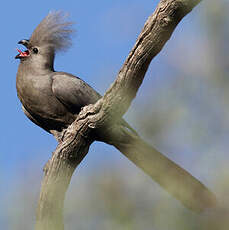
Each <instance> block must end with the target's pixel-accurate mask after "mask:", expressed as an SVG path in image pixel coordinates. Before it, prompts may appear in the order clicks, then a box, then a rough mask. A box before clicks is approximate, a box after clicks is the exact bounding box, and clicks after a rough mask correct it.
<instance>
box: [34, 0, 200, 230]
mask: <svg viewBox="0 0 229 230" xmlns="http://www.w3.org/2000/svg"><path fill="white" fill-rule="evenodd" d="M199 2H200V0H161V1H160V3H159V4H158V7H157V8H156V10H155V12H154V13H153V14H152V15H151V16H150V17H149V18H148V20H147V22H146V23H145V25H144V28H143V30H142V32H141V34H140V35H139V38H138V39H137V41H136V44H135V45H134V47H133V49H132V50H131V52H130V54H129V56H128V58H127V59H126V61H125V63H124V65H123V67H122V68H121V70H120V72H119V74H118V76H117V79H116V80H115V82H114V83H113V84H112V85H111V87H110V88H109V89H108V90H107V92H106V94H105V95H104V97H103V98H101V99H100V100H99V101H98V102H97V103H96V104H95V105H89V106H86V107H84V108H83V110H82V111H81V112H80V114H79V115H78V118H77V119H76V120H75V121H74V122H73V123H72V125H71V126H70V127H69V128H68V129H67V130H66V133H65V135H64V138H63V141H62V142H60V143H59V144H58V146H57V148H56V150H55V152H54V153H53V156H52V158H51V160H50V161H49V164H48V167H47V168H46V169H47V170H46V171H45V175H44V178H43V182H42V187H41V193H40V200H39V204H38V209H37V222H36V230H54V229H55V230H63V229H64V225H63V206H64V197H65V192H66V190H67V188H68V185H69V183H70V180H71V176H72V174H73V172H74V170H75V168H76V167H77V165H78V164H79V163H80V162H81V161H82V159H83V158H84V157H85V155H86V154H87V152H88V150H89V147H90V145H91V144H92V142H93V141H95V140H102V141H104V142H106V143H109V144H113V145H114V146H116V147H117V148H118V149H119V150H120V151H121V152H125V151H127V153H126V154H125V155H126V156H127V157H128V158H129V159H131V160H132V161H133V162H134V161H135V159H133V158H134V157H132V156H131V151H133V147H131V148H129V149H128V148H127V146H128V144H129V145H130V143H129V142H128V140H129V139H128V138H130V136H131V134H130V135H129V136H128V135H127V136H126V137H124V142H125V141H126V143H125V145H122V146H121V145H120V144H119V143H117V140H118V138H117V139H116V140H115V141H113V138H115V136H116V135H117V133H119V132H120V130H119V128H120V126H118V125H117V124H118V120H120V118H121V117H122V116H123V114H124V113H125V112H126V111H127V110H128V108H129V106H130V104H131V102H132V100H133V99H134V97H135V96H136V93H137V90H138V88H139V87H140V85H141V83H142V81H143V79H144V76H145V73H146V71H147V69H148V66H149V64H150V62H151V60H152V59H153V57H155V56H156V55H157V54H158V53H159V52H160V50H161V49H162V48H163V46H164V44H165V43H166V41H167V40H168V39H169V38H170V36H171V35H172V32H173V31H174V29H175V27H176V26H177V24H178V23H179V22H180V20H181V19H182V18H183V17H184V16H185V15H186V14H188V13H189V12H190V11H191V10H192V9H193V7H194V6H196V5H197V4H198V3H199ZM116 121H117V122H116ZM114 124H115V125H114ZM107 127H109V129H108V128H107ZM115 130H116V131H117V130H119V131H117V132H116V131H115ZM123 133H128V132H123ZM135 137H136V136H135ZM133 138H134V137H133ZM138 141H139V140H138ZM131 143H132V142H131ZM141 143H143V141H142V142H141ZM135 147H136V145H135ZM143 148H144V149H147V146H146V145H145V144H142V148H141V149H137V148H136V150H142V149H143ZM130 149H131V151H130ZM149 149H150V147H149ZM136 150H135V151H136ZM147 151H148V152H150V151H152V150H151V149H150V150H147ZM135 163H136V162H135ZM140 167H141V168H143V170H144V171H146V172H147V173H149V172H148V171H149V168H150V167H151V166H147V167H146V168H145V167H144V165H143V166H140ZM147 170H148V171H147ZM154 171H155V170H154ZM149 174H150V173H149ZM158 183H160V184H162V183H161V182H160V180H159V179H158ZM177 196H179V194H178V195H177ZM201 197H202V196H201ZM187 206H188V205H187Z"/></svg>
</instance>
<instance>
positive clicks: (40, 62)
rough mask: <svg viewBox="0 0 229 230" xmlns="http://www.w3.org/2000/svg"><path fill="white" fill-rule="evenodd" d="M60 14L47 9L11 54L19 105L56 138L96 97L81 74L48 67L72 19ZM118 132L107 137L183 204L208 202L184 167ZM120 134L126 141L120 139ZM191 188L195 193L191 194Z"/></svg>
mask: <svg viewBox="0 0 229 230" xmlns="http://www.w3.org/2000/svg"><path fill="white" fill-rule="evenodd" d="M65 19H66V17H65V16H64V15H63V14H62V13H61V12H51V13H49V14H48V15H47V16H46V17H45V18H44V19H43V20H42V22H41V23H40V24H39V25H38V26H37V28H36V29H35V30H34V32H33V33H32V35H31V37H30V39H29V40H26V39H23V40H21V41H20V42H19V43H20V44H23V45H24V46H25V47H26V48H27V50H26V51H24V52H22V51H20V50H18V51H19V54H18V55H17V56H16V58H19V59H20V65H19V68H18V72H17V80H16V86H17V93H18V97H19V99H20V101H21V103H22V108H23V111H24V113H25V114H26V116H27V117H29V119H30V120H31V121H32V122H34V123H35V124H37V125H38V126H40V127H41V128H43V129H45V130H46V131H48V132H50V133H52V134H54V136H55V137H56V138H57V139H58V138H59V136H58V134H59V133H61V132H62V130H64V129H65V128H67V127H68V126H69V125H70V124H71V123H72V122H73V121H74V120H75V119H76V115H77V114H78V113H79V112H80V110H81V108H82V107H83V106H85V105H88V104H94V103H95V102H96V101H97V100H98V99H99V98H100V97H101V96H100V95H99V94H98V93H97V92H96V91H95V90H94V89H93V88H91V87H90V86H89V85H88V84H87V83H85V82H84V81H83V80H82V79H80V78H78V77H75V76H73V75H71V74H68V73H65V72H56V71H54V68H53V62H54V58H55V54H56V52H58V51H62V50H66V49H67V48H69V47H70V45H71V37H72V33H73V30H72V28H71V25H72V23H71V22H67V21H66V20H65ZM120 126H121V127H123V126H124V127H127V128H129V129H130V130H131V131H133V132H134V133H135V131H134V130H133V129H132V128H131V127H130V126H129V125H128V123H126V122H125V121H124V120H121V122H120ZM124 136H125V134H124ZM124 136H123V137H121V136H120V135H119V136H117V138H116V137H114V138H115V140H114V141H113V142H112V141H111V143H113V145H114V146H115V147H116V148H118V149H119V150H120V151H121V152H122V153H123V154H124V155H126V156H127V157H128V158H129V159H130V160H131V161H132V162H134V163H135V164H136V165H137V166H139V167H140V168H142V169H143V170H144V171H145V172H146V173H147V174H149V175H150V176H151V177H152V178H153V179H154V180H155V181H157V182H158V183H159V184H160V185H161V186H163V187H164V188H165V189H167V190H168V191H169V192H170V193H171V194H173V195H174V196H175V197H177V198H178V199H179V200H181V201H182V202H183V204H184V205H186V206H187V207H189V208H192V209H194V210H197V211H200V210H203V209H205V208H207V207H208V206H212V205H213V204H214V201H215V197H214V195H213V194H212V193H211V192H210V191H209V190H208V189H207V188H206V187H205V186H204V185H202V184H201V183H200V182H199V181H198V180H196V179H195V178H193V177H192V176H191V175H190V174H188V173H187V172H186V171H185V170H183V169H182V168H180V167H179V166H178V165H176V164H175V163H174V162H172V161H171V160H169V159H168V158H166V157H165V156H163V155H162V154H161V153H159V152H158V151H156V150H154V149H153V148H151V147H150V146H148V145H147V144H145V143H144V142H143V141H142V140H141V139H140V138H139V137H137V136H135V137H134V141H133V140H132V139H131V138H130V137H128V136H126V137H124ZM112 137H113V136H112ZM123 138H125V141H126V140H128V139H130V140H132V141H130V143H126V142H124V141H123ZM170 181H171V183H168V182H170ZM186 182H187V183H189V185H187V183H186ZM181 191H182V193H181ZM183 191H184V192H183ZM196 194H198V195H197V196H198V197H195V196H196ZM202 197H204V198H206V199H202ZM203 200H205V201H203Z"/></svg>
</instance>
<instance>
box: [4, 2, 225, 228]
mask: <svg viewBox="0 0 229 230" xmlns="http://www.w3.org/2000/svg"><path fill="white" fill-rule="evenodd" d="M157 3H158V1H150V0H142V1H138V0H124V1H121V0H116V1H111V0H100V1H89V0H84V1H81V0H77V1H73V0H69V1H60V0H57V1H53V0H51V1H37V2H31V1H28V0H24V1H23V2H14V3H13V4H12V2H11V1H5V2H4V3H2V11H1V14H0V25H1V31H2V33H1V36H0V42H1V50H2V55H1V72H2V74H1V78H0V82H1V84H0V98H1V113H0V117H1V138H0V145H1V150H0V164H1V165H0V181H1V185H0V227H1V229H4V230H8V229H9V230H11V229H16V230H21V229H23V230H27V229H28V230H29V229H32V228H33V225H34V223H35V210H36V203H37V199H38V196H39V188H40V182H41V179H42V167H43V165H44V164H45V163H46V161H47V160H48V158H49V157H50V155H51V152H52V151H53V150H54V149H55V146H56V142H55V140H54V138H53V137H52V136H50V135H49V134H47V133H45V132H44V131H43V130H41V129H40V128H38V127H36V126H35V125H34V124H32V123H31V122H30V121H29V120H28V119H27V118H26V117H25V115H24V114H23V112H22V110H21V107H20V103H19V100H18V99H17V96H16V89H15V77H16V72H17V67H18V61H17V60H15V59H14V56H15V55H16V53H17V52H16V50H15V48H16V47H18V45H17V42H18V41H19V40H20V39H24V38H29V36H30V34H31V33H32V31H33V29H34V28H35V27H36V26H37V25H38V23H39V22H40V21H41V19H42V18H43V17H45V16H46V15H47V13H48V12H49V11H50V10H63V11H66V12H69V14H70V19H71V20H73V21H74V22H76V24H75V25H74V27H75V28H76V30H77V33H76V36H75V37H74V46H73V47H72V48H71V49H70V50H69V51H68V52H67V53H64V54H60V55H58V56H57V58H56V62H55V68H56V70H62V71H66V72H70V73H73V74H75V75H77V76H79V77H81V78H83V79H84V80H85V81H87V82H88V83H89V84H90V85H91V86H93V87H94V88H95V89H97V90H98V91H99V92H100V93H104V92H105V91H106V89H107V88H108V87H109V85H110V84H111V83H112V82H113V81H114V79H115V77H116V74H117V73H118V71H119V69H120V67H121V65H122V63H123V62H124V60H125V58H126V57H127V55H128V52H129V51H130V49H131V48H132V46H133V44H134V42H135V40H136V38H137V36H138V34H139V33H140V31H141V28H142V27H143V25H144V22H145V21H146V19H147V17H148V16H149V15H150V14H151V13H152V12H153V10H154V8H155V6H156V4H157ZM228 10H229V1H228V0H219V1H214V0H209V1H203V2H202V3H201V4H200V5H198V6H197V7H196V8H195V9H194V10H193V12H191V13H190V14H189V15H188V16H186V17H185V18H184V20H183V21H182V22H181V23H180V24H179V26H178V27H177V29H176V30H175V32H174V34H173V36H172V38H171V39H170V40H169V42H168V43H167V44H166V46H165V47H164V49H163V50H162V52H161V53H160V54H159V55H158V56H157V57H156V58H155V59H154V60H153V61H152V63H151V65H150V68H149V70H148V72H147V76H146V78H145V80H144V82H143V84H142V86H141V88H140V90H139V92H138V95H137V97H136V99H135V100H134V101H133V103H132V106H131V108H130V109H129V111H128V113H127V114H126V115H125V118H126V119H127V120H128V122H129V123H130V124H131V125H132V126H133V127H134V128H135V129H136V130H137V131H138V132H139V133H140V135H141V136H143V138H144V139H145V140H147V141H148V142H149V143H151V144H152V145H153V146H155V147H156V148H157V149H158V150H160V151H161V152H162V153H163V154H165V155H166V156H168V157H169V158H170V159H172V160H174V161H176V162H177V163H179V164H180V165H182V167H184V168H185V169H187V170H188V171H189V172H190V173H192V174H193V175H194V176H195V177H197V178H198V179H200V180H201V181H203V182H204V183H205V184H206V185H207V186H208V187H209V188H211V189H212V190H213V191H214V192H215V194H216V195H217V197H218V200H219V203H220V206H221V207H220V208H219V209H217V211H216V212H213V211H209V212H207V213H204V214H202V215H197V214H195V213H192V212H191V211H188V210H186V209H185V208H184V207H183V206H182V205H181V204H180V203H179V202H178V201H176V200H175V199H174V198H173V197H171V196H170V195H169V194H168V193H167V192H165V191H164V190H163V189H161V188H160V187H159V186H158V185H157V184H156V183H155V182H153V181H152V180H151V179H150V178H149V177H148V176H146V175H145V174H144V173H143V172H142V171H141V170H139V169H138V168H136V167H135V166H134V165H133V164H132V163H131V162H129V161H128V160H127V159H125V158H124V157H123V156H122V155H121V154H120V153H119V152H118V151H117V150H115V149H114V148H112V147H110V146H107V145H105V144H102V143H94V144H93V145H92V146H91V148H90V152H89V154H88V155H87V157H86V158H85V159H84V161H83V162H82V164H81V165H80V166H79V167H78V168H77V170H76V172H75V174H74V176H73V178H72V182H71V185H70V188H69V190H68V193H67V197H66V203H65V223H66V224H65V225H66V229H95V230H96V229H100V230H102V229H120V230H126V229H131V230H132V229H133V230H138V229H144V230H148V229H152V230H171V229H174V230H175V229H176V230H179V229H187V230H189V229H227V226H228V224H229V223H228V214H227V213H228V211H227V210H228V207H229V199H228V193H229V184H228V179H229V170H228V162H229V159H228V158H229V155H228V149H229V141H228V139H229V134H228V130H229V106H228V104H229V90H228V89H229V56H228V53H229V45H228V40H229V30H228V28H229V15H228V12H229V11H228ZM171 183H172V182H171Z"/></svg>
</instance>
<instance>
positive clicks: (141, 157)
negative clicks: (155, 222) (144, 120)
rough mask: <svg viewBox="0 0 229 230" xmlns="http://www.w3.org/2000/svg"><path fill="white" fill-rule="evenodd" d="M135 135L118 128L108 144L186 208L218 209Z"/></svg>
mask: <svg viewBox="0 0 229 230" xmlns="http://www.w3.org/2000/svg"><path fill="white" fill-rule="evenodd" d="M131 130H132V128H131ZM134 133H135V132H134ZM134 133H133V132H129V131H128V130H127V129H125V128H124V127H120V126H119V128H116V129H114V130H109V134H108V135H107V139H106V140H105V142H107V143H109V144H111V145H113V146H115V147H116V148H117V149H118V150H119V151H120V152H121V153H122V154H124V155H125V156H126V157H127V158H128V159H129V160H131V161H132V162H133V163H134V164H135V165H136V166H137V167H139V168H141V169H142V170H143V171H144V172H145V173H146V174H148V175H149V176H150V177H151V178H152V179H153V180H154V181H156V182H157V183H158V184H160V185H161V186H162V187H163V188H164V189H165V190H167V191H168V192H169V193H170V194H172V195H173V196H174V197H176V198H177V199H178V200H180V201H181V202H182V203H183V205H184V206H186V207H187V208H189V209H191V210H193V211H195V212H202V211H204V210H206V209H208V208H212V207H214V206H216V197H215V195H214V194H213V193H212V192H211V191H210V190H209V189H208V188H206V187H205V186H204V185H203V184H202V183H201V182H200V181H199V180H197V179H196V178H194V177H193V176H192V175H191V174H189V173H188V172H187V171H186V170H184V169H183V168H181V167H180V166H179V165H177V164H176V163H174V162H173V161H171V160H170V159H168V158H167V157H165V156H164V155H162V154H161V153H160V152H158V151H157V150H156V149H154V148H153V147H152V146H150V145H148V144H147V143H145V142H144V141H143V140H142V139H141V138H140V137H139V136H138V135H135V134H134Z"/></svg>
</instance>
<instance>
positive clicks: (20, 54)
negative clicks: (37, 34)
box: [15, 39, 29, 59]
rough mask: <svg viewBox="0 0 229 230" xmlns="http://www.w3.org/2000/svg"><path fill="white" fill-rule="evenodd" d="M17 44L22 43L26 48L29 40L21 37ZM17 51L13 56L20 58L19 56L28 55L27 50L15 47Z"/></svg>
mask: <svg viewBox="0 0 229 230" xmlns="http://www.w3.org/2000/svg"><path fill="white" fill-rule="evenodd" d="M18 44H21V45H24V46H25V47H26V48H28V46H29V40H27V39H23V40H21V41H19V42H18ZM17 51H18V53H19V54H18V55H17V56H16V57H15V59H21V58H25V57H28V56H29V50H25V51H21V50H19V49H17Z"/></svg>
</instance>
